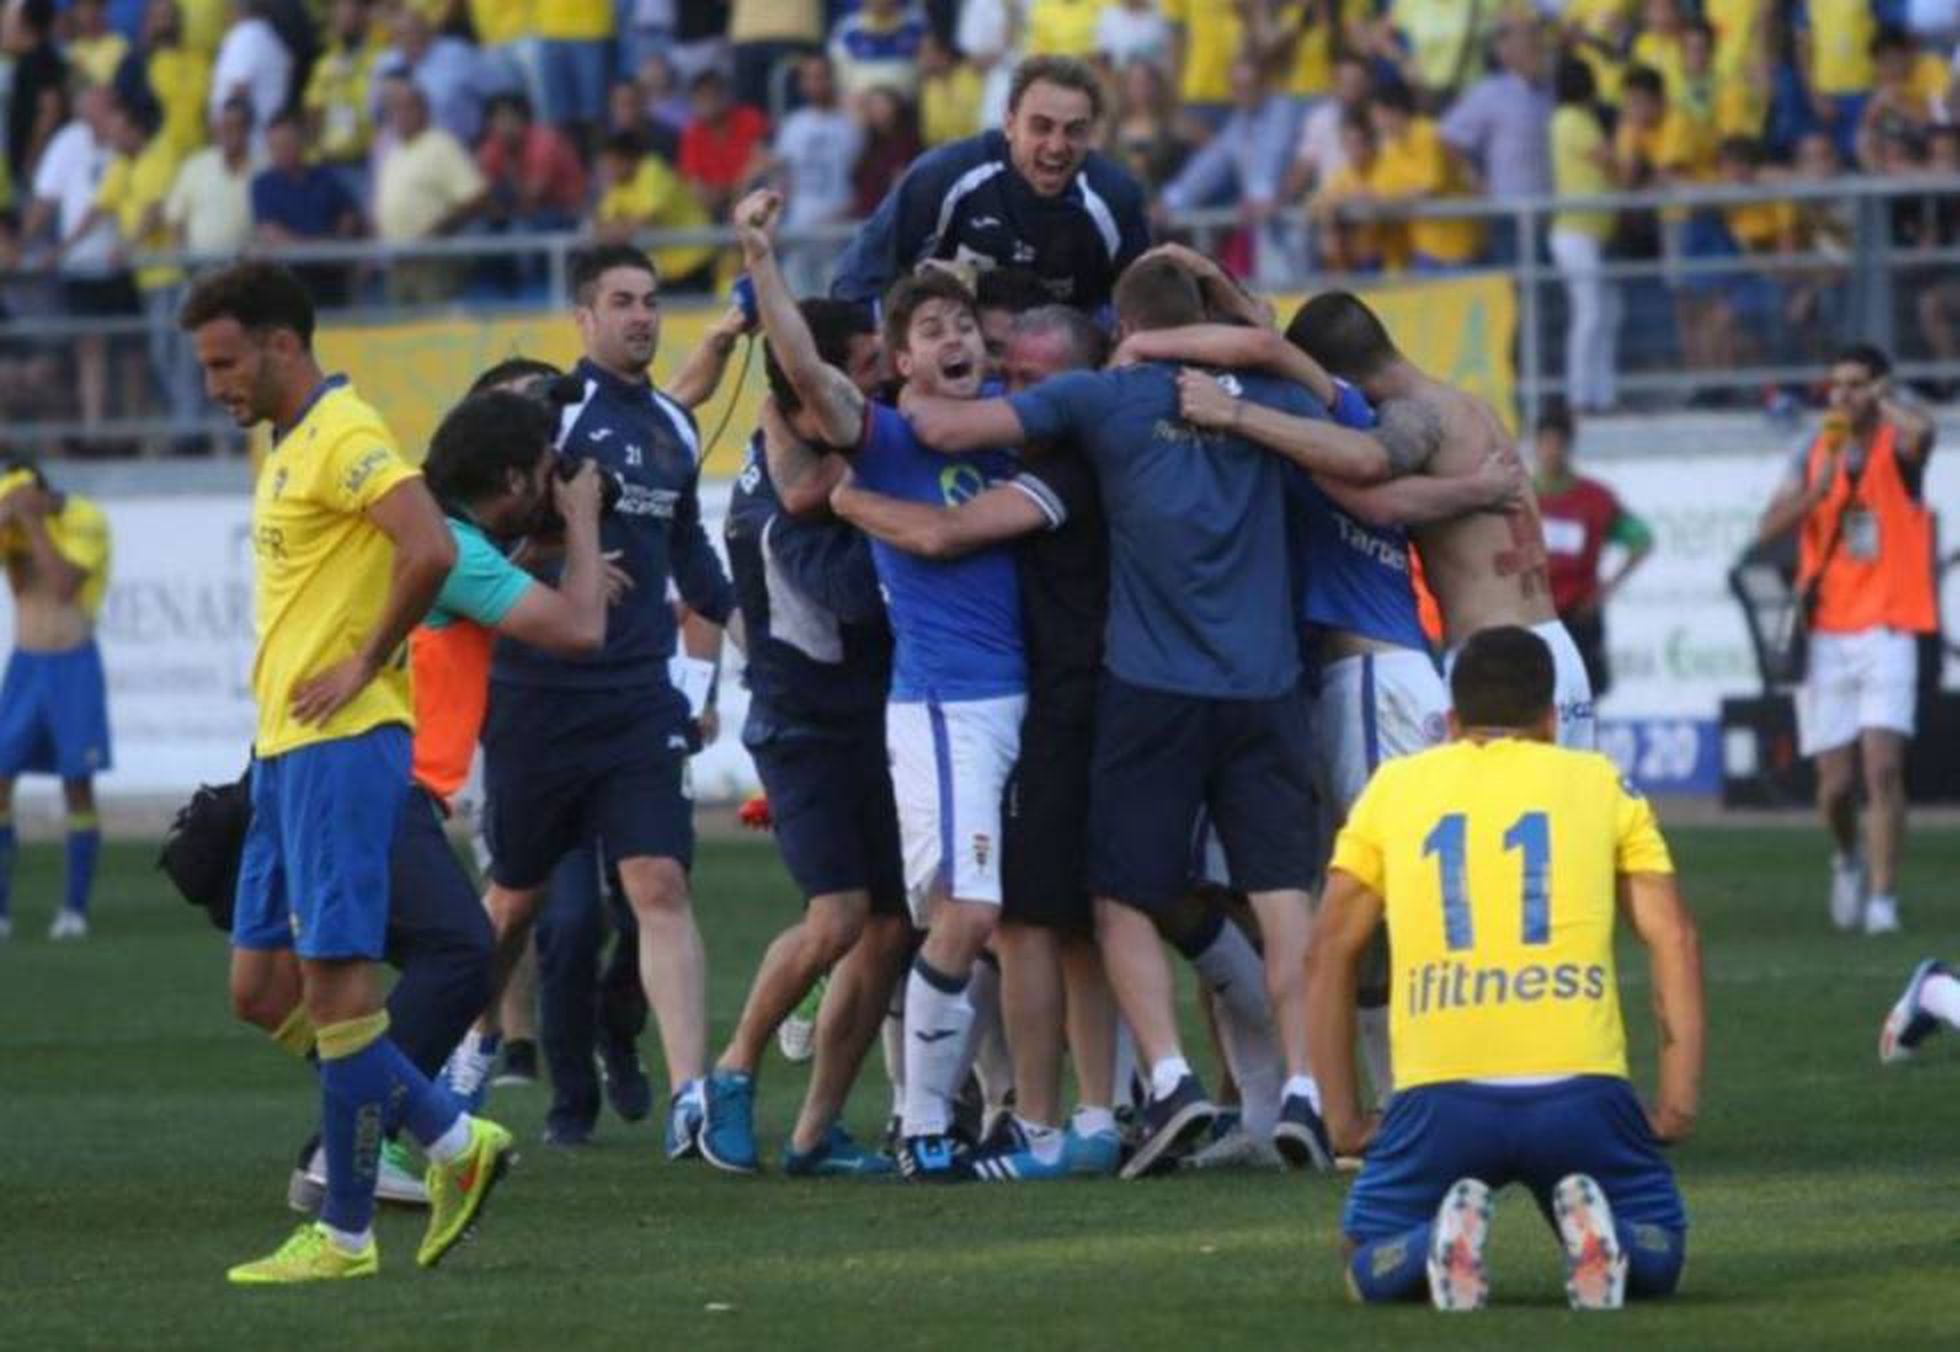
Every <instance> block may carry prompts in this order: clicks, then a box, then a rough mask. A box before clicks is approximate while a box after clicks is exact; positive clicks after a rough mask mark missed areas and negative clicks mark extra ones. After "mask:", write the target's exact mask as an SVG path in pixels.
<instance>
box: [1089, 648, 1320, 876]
mask: <svg viewBox="0 0 1960 1352" xmlns="http://www.w3.org/2000/svg"><path fill="white" fill-rule="evenodd" d="M1312 761H1313V740H1312V737H1311V736H1310V727H1309V718H1308V713H1307V706H1306V702H1305V700H1304V698H1303V697H1302V696H1301V695H1300V693H1299V692H1297V691H1289V692H1287V693H1286V694H1284V695H1281V696H1279V697H1278V698H1276V699H1207V698H1203V697H1200V696H1196V695H1178V694H1171V693H1168V692H1165V691H1161V690H1146V689H1144V688H1143V687H1141V686H1135V685H1131V684H1130V683H1129V682H1127V681H1124V680H1122V679H1121V678H1119V677H1116V676H1113V675H1111V674H1109V673H1108V672H1105V673H1103V679H1102V688H1101V690H1100V691H1099V692H1098V695H1097V700H1096V749H1095V756H1094V760H1093V763H1092V765H1091V771H1090V772H1091V779H1090V783H1089V891H1090V894H1091V895H1093V896H1098V897H1109V898H1112V899H1114V900H1116V901H1121V902H1123V903H1125V904H1126V905H1130V906H1135V907H1137V908H1139V909H1141V910H1150V911H1154V910H1157V909H1160V908H1162V907H1165V906H1169V905H1172V904H1173V903H1175V902H1177V901H1179V900H1180V899H1181V898H1183V897H1184V896H1185V894H1186V893H1188V892H1189V891H1190V890H1191V886H1192V883H1193V882H1194V878H1193V874H1192V868H1191V839H1192V835H1193V833H1194V831H1195V830H1196V828H1197V824H1198V820H1199V814H1200V811H1201V810H1204V811H1209V813H1210V814H1211V823H1212V827H1213V829H1214V830H1216V831H1217V832H1218V838H1219V842H1220V843H1221V844H1222V845H1223V846H1224V848H1225V858H1226V862H1227V864H1228V865H1229V867H1230V872H1231V883H1232V886H1233V887H1235V888H1237V889H1238V890H1240V891H1242V892H1276V891H1281V890H1288V889H1295V888H1298V889H1305V888H1309V887H1311V886H1312V885H1313V880H1314V873H1315V865H1316V862H1317V861H1316V860H1315V857H1314V840H1313V836H1314V832H1313V830H1312V823H1313V820H1314V793H1313V783H1312V770H1311V766H1312Z"/></svg>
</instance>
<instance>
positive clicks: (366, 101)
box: [300, 0, 381, 202]
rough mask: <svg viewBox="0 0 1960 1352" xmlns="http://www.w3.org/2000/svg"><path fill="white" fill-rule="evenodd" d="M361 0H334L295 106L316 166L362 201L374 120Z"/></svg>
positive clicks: (372, 53)
mask: <svg viewBox="0 0 1960 1352" xmlns="http://www.w3.org/2000/svg"><path fill="white" fill-rule="evenodd" d="M371 32H372V29H371V26H370V24H369V21H368V7H367V0H334V5H333V40H332V42H331V44H330V45H329V46H328V47H327V50H326V51H324V52H322V53H321V54H320V57H319V59H318V60H317V61H315V62H314V63H313V73H312V74H311V75H309V76H308V77H307V81H306V93H305V95H304V96H303V97H302V98H301V100H300V106H301V107H302V108H304V109H305V111H306V131H307V140H308V141H309V142H311V144H312V146H313V153H314V155H315V156H316V157H317V158H318V160H319V162H320V163H322V164H327V165H331V166H333V168H334V170H335V171H336V172H337V173H339V174H340V176H341V182H342V183H343V184H344V185H345V186H346V188H347V190H348V192H349V194H351V195H352V196H353V198H354V200H355V201H357V202H360V201H366V200H367V181H368V167H367V159H368V151H369V149H370V147H371V146H372V145H373V142H374V123H373V121H372V120H371V117H370V115H369V112H368V109H369V106H370V99H371V89H372V84H373V79H374V63H375V61H376V60H377V59H378V58H379V57H380V55H381V49H380V47H379V46H377V45H376V44H375V43H374V42H372V41H370V35H371Z"/></svg>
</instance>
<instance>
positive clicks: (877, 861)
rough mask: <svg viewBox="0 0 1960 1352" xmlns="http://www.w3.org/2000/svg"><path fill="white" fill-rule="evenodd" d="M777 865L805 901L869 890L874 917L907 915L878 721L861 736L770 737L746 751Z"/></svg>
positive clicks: (888, 766) (893, 807)
mask: <svg viewBox="0 0 1960 1352" xmlns="http://www.w3.org/2000/svg"><path fill="white" fill-rule="evenodd" d="M749 755H750V757H751V758H752V759H753V760H754V761H755V770H756V774H757V775H759V776H760V777H761V779H762V789H763V792H765V793H766V794H768V795H769V815H770V817H771V818H772V819H773V820H774V822H775V834H776V848H777V849H778V850H779V851H781V853H782V856H783V866H784V867H785V868H787V869H788V870H789V876H790V877H792V878H794V879H795V880H796V886H797V887H798V889H800V890H801V891H802V893H803V896H804V899H805V900H806V901H807V900H809V899H810V898H812V897H822V896H828V895H830V894H832V893H835V892H869V893H870V894H871V913H872V914H873V915H906V914H908V911H907V909H906V905H905V868H904V864H903V863H902V862H901V860H900V857H899V848H898V807H897V805H896V804H895V803H894V802H893V799H892V772H891V763H890V760H889V758H888V757H887V755H886V752H885V730H884V727H883V726H882V724H881V723H873V724H870V725H867V727H866V728H865V729H864V731H863V735H862V736H856V737H851V738H848V739H840V738H830V737H794V736H792V737H780V736H778V737H772V738H770V739H769V740H768V741H766V742H763V743H760V744H758V745H754V746H751V747H749Z"/></svg>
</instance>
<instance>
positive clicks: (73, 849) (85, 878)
mask: <svg viewBox="0 0 1960 1352" xmlns="http://www.w3.org/2000/svg"><path fill="white" fill-rule="evenodd" d="M101 852H102V827H101V825H100V823H99V822H98V821H97V819H96V815H95V814H94V813H93V812H71V813H69V814H68V890H67V892H66V894H65V895H64V896H63V897H62V900H61V904H62V906H63V907H65V908H66V909H68V910H71V911H73V912H74V913H75V914H76V915H87V914H88V896H89V893H90V892H91V891H93V890H94V888H95V859H96V856H97V855H98V854H100V853H101Z"/></svg>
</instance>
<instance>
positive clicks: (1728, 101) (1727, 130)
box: [1675, 19, 1770, 140]
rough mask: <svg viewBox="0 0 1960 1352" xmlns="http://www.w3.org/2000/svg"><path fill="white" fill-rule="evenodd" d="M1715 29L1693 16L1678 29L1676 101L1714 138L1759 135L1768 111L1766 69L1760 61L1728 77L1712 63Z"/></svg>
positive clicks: (1768, 84) (1714, 48)
mask: <svg viewBox="0 0 1960 1352" xmlns="http://www.w3.org/2000/svg"><path fill="white" fill-rule="evenodd" d="M1715 53H1716V43H1715V30H1714V29H1713V28H1711V27H1709V26H1708V24H1707V23H1705V22H1704V21H1702V20H1700V19H1696V20H1695V21H1693V22H1692V23H1690V24H1688V25H1687V27H1686V28H1684V29H1682V31H1681V77H1682V79H1683V80H1684V81H1685V84H1684V85H1683V86H1682V88H1681V91H1680V93H1679V94H1678V96H1677V97H1676V100H1675V101H1676V102H1677V103H1679V104H1680V105H1681V106H1682V107H1683V108H1685V109H1686V110H1687V112H1688V114H1689V116H1691V117H1693V118H1694V119H1695V120H1697V121H1698V122H1700V123H1701V124H1702V125H1703V126H1705V127H1707V128H1708V129H1709V131H1710V133H1711V134H1712V135H1713V136H1714V137H1715V138H1716V139H1717V140H1719V139H1721V138H1722V137H1725V136H1760V135H1762V131H1763V119H1764V118H1765V117H1767V116H1768V114H1769V87H1770V78H1769V70H1768V68H1767V66H1766V65H1764V64H1763V63H1760V62H1759V63H1757V64H1758V66H1759V67H1760V68H1759V69H1755V70H1753V71H1752V72H1751V73H1750V74H1749V75H1747V76H1738V77H1735V78H1727V77H1724V76H1722V75H1721V74H1719V73H1718V71H1717V68H1716V62H1715Z"/></svg>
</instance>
